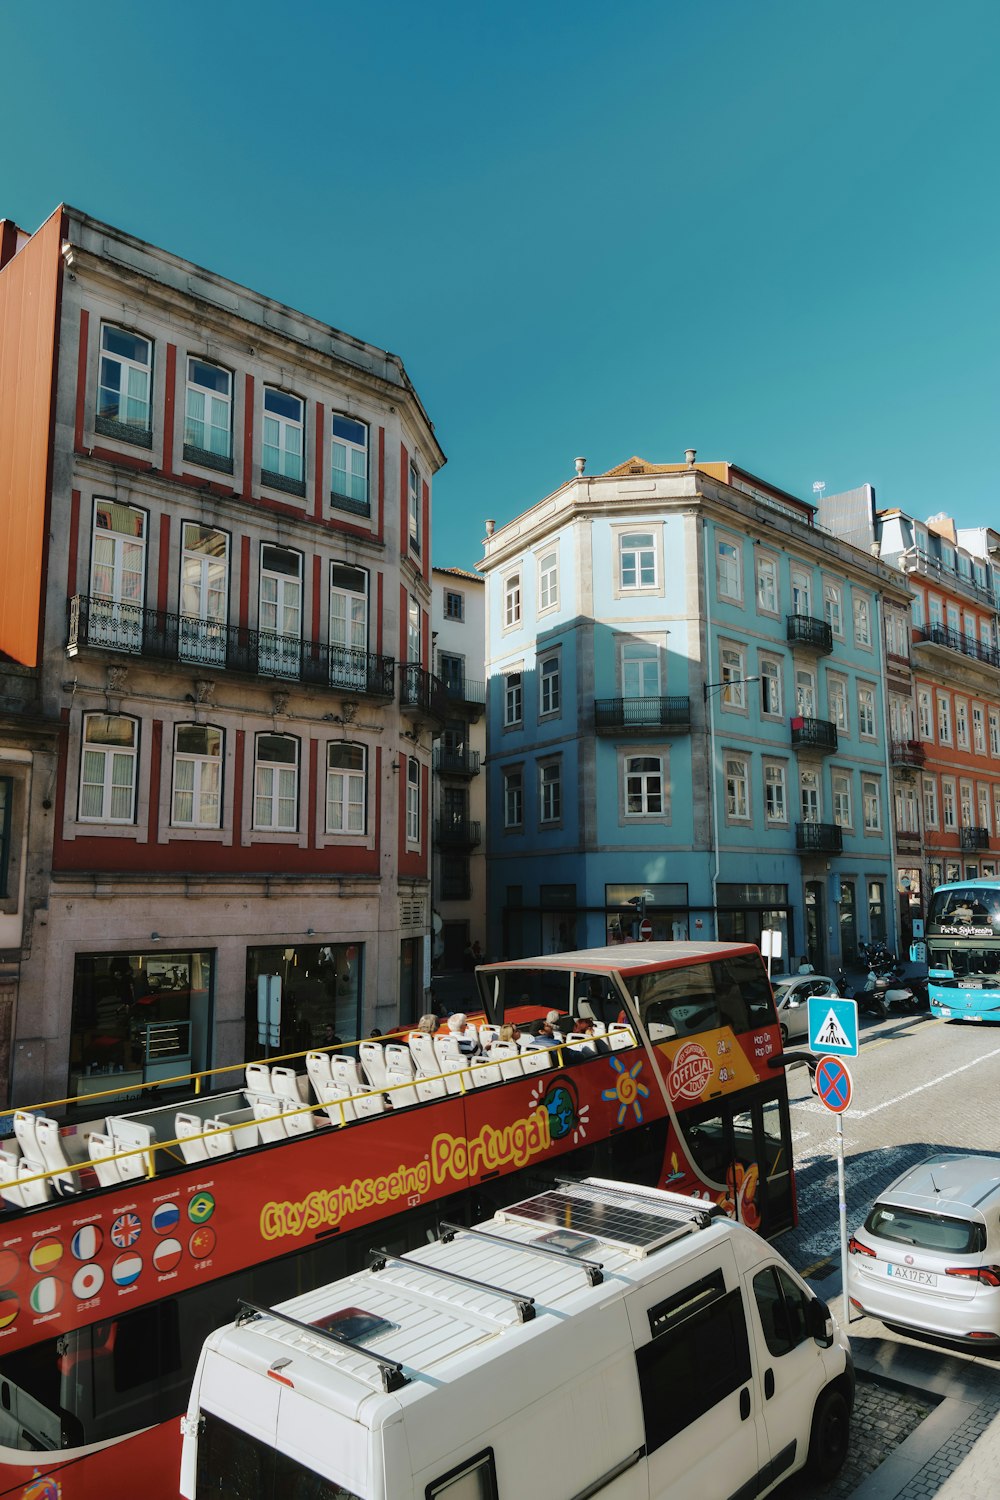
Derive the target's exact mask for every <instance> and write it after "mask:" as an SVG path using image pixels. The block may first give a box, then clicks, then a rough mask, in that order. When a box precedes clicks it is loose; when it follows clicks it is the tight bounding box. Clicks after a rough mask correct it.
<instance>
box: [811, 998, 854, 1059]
mask: <svg viewBox="0 0 1000 1500" xmlns="http://www.w3.org/2000/svg"><path fill="white" fill-rule="evenodd" d="M807 1005H808V1018H809V1050H810V1052H825V1053H826V1054H827V1055H829V1056H831V1057H857V1055H858V1006H857V1002H856V1001H855V1000H832V999H831V998H830V996H829V995H810V996H809V999H808V1001H807Z"/></svg>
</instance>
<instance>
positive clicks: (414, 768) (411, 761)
mask: <svg viewBox="0 0 1000 1500" xmlns="http://www.w3.org/2000/svg"><path fill="white" fill-rule="evenodd" d="M406 841H407V843H408V844H419V843H420V762H419V760H417V757H416V756H415V755H408V756H407V758H406Z"/></svg>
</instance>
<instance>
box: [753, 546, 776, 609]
mask: <svg viewBox="0 0 1000 1500" xmlns="http://www.w3.org/2000/svg"><path fill="white" fill-rule="evenodd" d="M757 608H758V609H759V610H760V612H761V613H762V614H765V615H776V614H777V613H778V562H777V559H776V558H774V557H771V556H769V555H768V553H766V552H758V554H757Z"/></svg>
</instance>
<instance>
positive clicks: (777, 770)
mask: <svg viewBox="0 0 1000 1500" xmlns="http://www.w3.org/2000/svg"><path fill="white" fill-rule="evenodd" d="M764 816H765V818H766V819H767V821H768V822H769V823H787V822H788V805H787V798H786V796H785V767H784V765H783V764H782V763H781V761H773V760H769V761H765V762H764Z"/></svg>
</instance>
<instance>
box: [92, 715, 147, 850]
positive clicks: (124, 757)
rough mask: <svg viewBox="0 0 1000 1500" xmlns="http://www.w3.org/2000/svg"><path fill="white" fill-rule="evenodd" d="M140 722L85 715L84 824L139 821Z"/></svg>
mask: <svg viewBox="0 0 1000 1500" xmlns="http://www.w3.org/2000/svg"><path fill="white" fill-rule="evenodd" d="M138 742H139V725H138V722H137V720H135V719H130V718H127V717H126V716H125V715H124V714H85V715H84V719H83V744H82V754H81V758H80V822H81V823H133V822H134V821H135V783H136V761H137V750H138Z"/></svg>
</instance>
